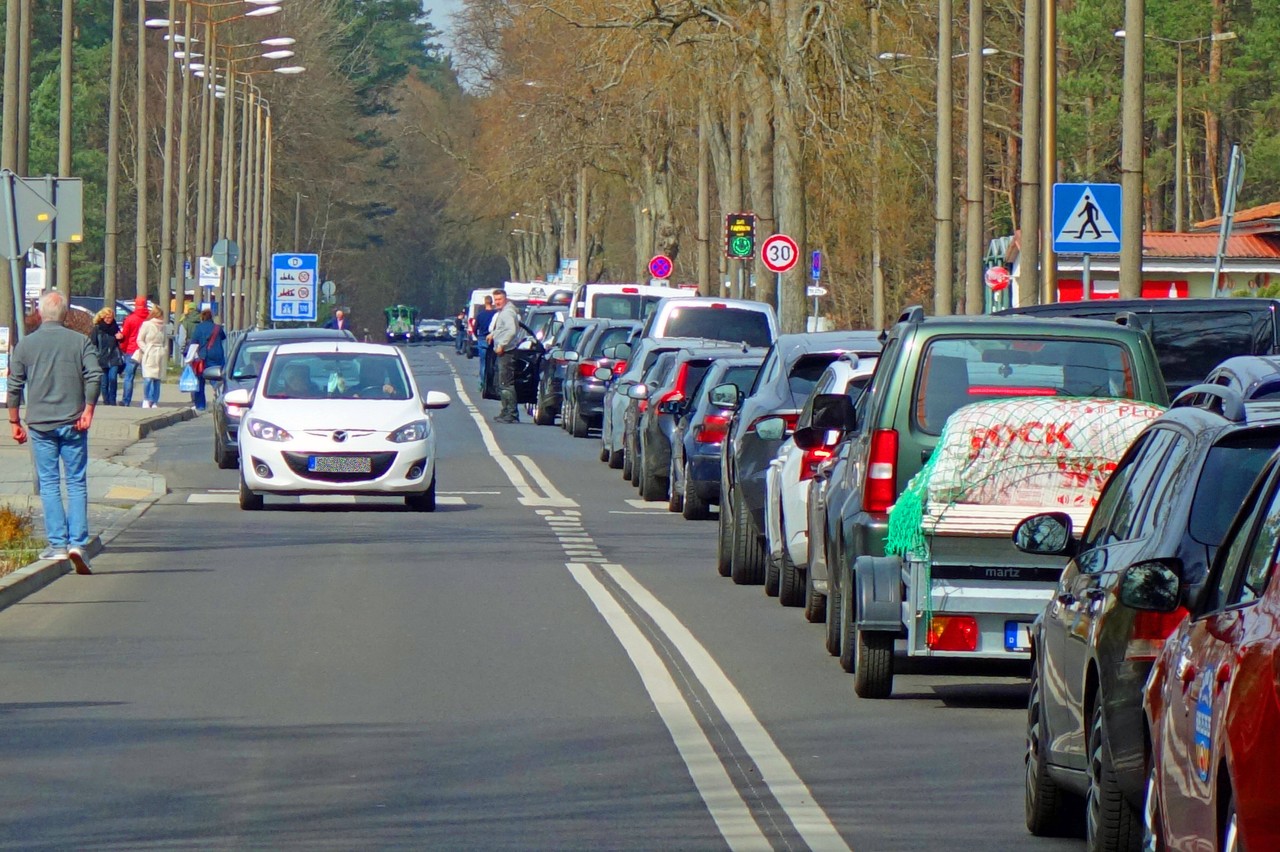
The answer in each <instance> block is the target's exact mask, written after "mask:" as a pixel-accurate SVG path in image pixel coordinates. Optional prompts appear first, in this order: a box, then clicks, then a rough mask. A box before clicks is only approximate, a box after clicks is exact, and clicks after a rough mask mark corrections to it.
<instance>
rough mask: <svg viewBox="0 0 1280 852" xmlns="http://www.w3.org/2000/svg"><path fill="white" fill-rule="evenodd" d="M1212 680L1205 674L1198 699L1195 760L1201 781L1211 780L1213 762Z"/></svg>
mask: <svg viewBox="0 0 1280 852" xmlns="http://www.w3.org/2000/svg"><path fill="white" fill-rule="evenodd" d="M1212 680H1213V678H1212V677H1210V676H1209V675H1208V674H1206V675H1205V676H1204V685H1203V686H1201V687H1200V695H1199V696H1198V697H1197V699H1196V728H1195V762H1196V774H1197V775H1199V776H1200V780H1201V781H1208V780H1209V766H1210V764H1211V763H1212V762H1213V690H1212V689H1211V688H1210V681H1212Z"/></svg>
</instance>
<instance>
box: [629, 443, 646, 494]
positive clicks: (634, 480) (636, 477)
mask: <svg viewBox="0 0 1280 852" xmlns="http://www.w3.org/2000/svg"><path fill="white" fill-rule="evenodd" d="M627 455H628V456H629V457H633V458H634V459H635V460H634V461H632V462H631V486H632V487H633V488H639V487H640V478H641V477H642V476H643V475H644V455H642V454H641V451H640V444H639V443H637V442H636V441H632V442H631V446H630V448H628V450H627Z"/></svg>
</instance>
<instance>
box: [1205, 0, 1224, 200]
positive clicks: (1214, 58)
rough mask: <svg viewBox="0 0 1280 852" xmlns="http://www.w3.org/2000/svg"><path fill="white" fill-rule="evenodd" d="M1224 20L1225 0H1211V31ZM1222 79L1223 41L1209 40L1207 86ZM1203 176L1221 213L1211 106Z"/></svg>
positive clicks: (1218, 144) (1218, 147)
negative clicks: (1207, 181)
mask: <svg viewBox="0 0 1280 852" xmlns="http://www.w3.org/2000/svg"><path fill="white" fill-rule="evenodd" d="M1226 21H1227V3H1226V0H1213V28H1212V32H1213V34H1214V35H1217V34H1218V33H1221V32H1224V31H1225V29H1226ZM1221 82H1222V42H1220V41H1211V42H1209V88H1210V90H1216V89H1217V87H1218V85H1219V84H1220V83H1221ZM1204 155H1205V163H1204V165H1205V176H1206V177H1207V178H1208V180H1209V194H1210V195H1211V196H1212V198H1213V215H1214V216H1221V215H1222V191H1221V188H1220V181H1219V180H1218V177H1219V169H1218V164H1219V163H1220V162H1222V159H1223V150H1222V120H1221V119H1220V118H1219V117H1218V114H1217V113H1216V112H1214V111H1213V109H1212V108H1210V109H1207V110H1205V112H1204Z"/></svg>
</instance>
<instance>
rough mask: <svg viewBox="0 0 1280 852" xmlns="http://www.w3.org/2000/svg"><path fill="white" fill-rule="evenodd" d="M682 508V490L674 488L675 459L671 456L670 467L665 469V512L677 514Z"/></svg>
mask: <svg viewBox="0 0 1280 852" xmlns="http://www.w3.org/2000/svg"><path fill="white" fill-rule="evenodd" d="M682 485H683V484H682ZM683 508H684V488H683V487H681V488H676V459H675V456H674V455H673V456H672V457H671V465H670V467H668V468H667V511H668V512H679V511H680V510H681V509H683Z"/></svg>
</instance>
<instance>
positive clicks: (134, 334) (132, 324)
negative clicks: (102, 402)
mask: <svg viewBox="0 0 1280 852" xmlns="http://www.w3.org/2000/svg"><path fill="white" fill-rule="evenodd" d="M149 314H150V312H149V311H148V310H147V297H146V296H139V297H138V298H136V299H134V300H133V313H131V314H129V316H127V317H125V318H124V324H123V325H121V326H120V354H121V355H123V356H124V387H123V388H122V389H121V396H120V404H121V405H123V406H125V407H126V408H127V407H128V406H130V405H133V382H134V380H135V379H136V378H137V377H138V360H137V359H135V358H134V357H133V355H134V353H135V352H137V351H138V332H139V331H140V330H141V329H142V324H143V323H144V322H146V321H147V317H148V316H149Z"/></svg>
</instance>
